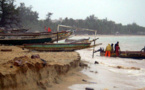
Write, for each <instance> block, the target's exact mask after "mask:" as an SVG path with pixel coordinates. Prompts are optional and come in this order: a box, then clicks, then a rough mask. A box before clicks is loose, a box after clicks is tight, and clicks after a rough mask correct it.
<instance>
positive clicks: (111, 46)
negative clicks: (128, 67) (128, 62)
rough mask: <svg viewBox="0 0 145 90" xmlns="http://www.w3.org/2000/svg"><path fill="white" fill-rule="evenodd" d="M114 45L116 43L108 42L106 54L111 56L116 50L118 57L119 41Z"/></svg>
mask: <svg viewBox="0 0 145 90" xmlns="http://www.w3.org/2000/svg"><path fill="white" fill-rule="evenodd" d="M113 45H114V44H113V43H112V44H111V45H110V44H108V45H107V46H106V50H105V56H108V57H110V56H111V53H114V52H115V53H116V56H117V57H118V56H119V51H120V47H119V42H117V43H116V44H115V46H114V47H113Z"/></svg>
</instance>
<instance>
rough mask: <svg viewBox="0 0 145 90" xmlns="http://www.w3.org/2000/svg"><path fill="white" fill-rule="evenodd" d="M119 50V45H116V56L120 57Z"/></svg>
mask: <svg viewBox="0 0 145 90" xmlns="http://www.w3.org/2000/svg"><path fill="white" fill-rule="evenodd" d="M119 50H120V47H119V43H118V44H117V45H116V51H115V52H116V56H117V57H118V56H119Z"/></svg>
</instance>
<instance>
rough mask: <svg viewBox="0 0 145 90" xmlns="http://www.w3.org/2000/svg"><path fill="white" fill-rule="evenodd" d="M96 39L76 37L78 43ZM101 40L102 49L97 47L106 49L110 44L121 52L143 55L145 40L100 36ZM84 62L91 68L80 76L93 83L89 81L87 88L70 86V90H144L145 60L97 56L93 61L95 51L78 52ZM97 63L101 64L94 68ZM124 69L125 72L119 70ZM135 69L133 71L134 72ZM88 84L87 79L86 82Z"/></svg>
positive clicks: (79, 85) (141, 37)
mask: <svg viewBox="0 0 145 90" xmlns="http://www.w3.org/2000/svg"><path fill="white" fill-rule="evenodd" d="M88 37H90V38H91V39H93V38H94V37H93V36H76V37H73V38H75V39H79V38H88ZM96 38H99V39H98V40H97V41H96V43H102V45H100V46H97V47H95V50H97V49H99V48H100V47H103V48H105V47H106V46H107V45H108V44H111V43H114V44H115V43H116V42H117V41H119V45H120V48H121V50H122V51H127V50H129V51H140V50H141V49H142V48H143V47H144V46H145V36H97V37H96ZM77 52H78V53H79V54H80V56H81V60H82V61H85V62H87V64H88V68H84V69H83V70H82V71H81V72H82V73H83V74H85V75H87V76H88V77H89V78H90V79H89V80H88V79H86V80H87V82H86V84H75V85H72V86H69V87H68V88H69V89H70V90H85V88H93V89H94V90H137V89H142V88H144V89H145V60H144V59H142V60H138V59H127V58H119V57H117V58H113V57H101V56H100V54H99V53H95V55H94V58H92V52H93V48H89V49H83V50H78V51H77ZM95 61H98V62H99V64H94V62H95ZM117 66H121V67H122V68H120V69H119V68H117ZM132 67H133V68H132ZM84 80H85V78H84Z"/></svg>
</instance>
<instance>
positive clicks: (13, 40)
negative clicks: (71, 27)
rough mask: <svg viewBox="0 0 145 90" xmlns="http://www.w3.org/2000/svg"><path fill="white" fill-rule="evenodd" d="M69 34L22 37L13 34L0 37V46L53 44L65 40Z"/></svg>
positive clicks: (59, 33)
mask: <svg viewBox="0 0 145 90" xmlns="http://www.w3.org/2000/svg"><path fill="white" fill-rule="evenodd" d="M71 34H72V32H58V33H51V34H24V35H23V36H21V35H15V34H14V35H13V36H10V35H9V34H8V35H9V36H1V39H0V44H6V45H22V44H33V43H45V42H54V41H57V40H62V39H65V38H67V37H69V36H70V35H71ZM3 37H4V38H3ZM5 37H7V38H5ZM2 38H3V39H2Z"/></svg>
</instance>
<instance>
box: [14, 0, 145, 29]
mask: <svg viewBox="0 0 145 90" xmlns="http://www.w3.org/2000/svg"><path fill="white" fill-rule="evenodd" d="M15 1H16V4H17V6H18V5H20V3H22V2H24V3H25V5H26V6H27V7H29V6H32V10H33V11H37V12H38V13H39V19H45V18H46V14H47V13H48V12H51V13H53V15H52V17H51V18H52V19H59V18H63V19H64V18H65V17H68V18H73V19H85V18H86V17H87V16H90V15H92V14H94V15H95V16H96V17H98V18H99V19H104V18H107V19H108V20H112V21H115V22H116V23H122V24H123V25H126V24H132V23H133V22H135V23H137V24H138V25H140V26H144V27H145V11H144V9H145V0H15Z"/></svg>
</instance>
